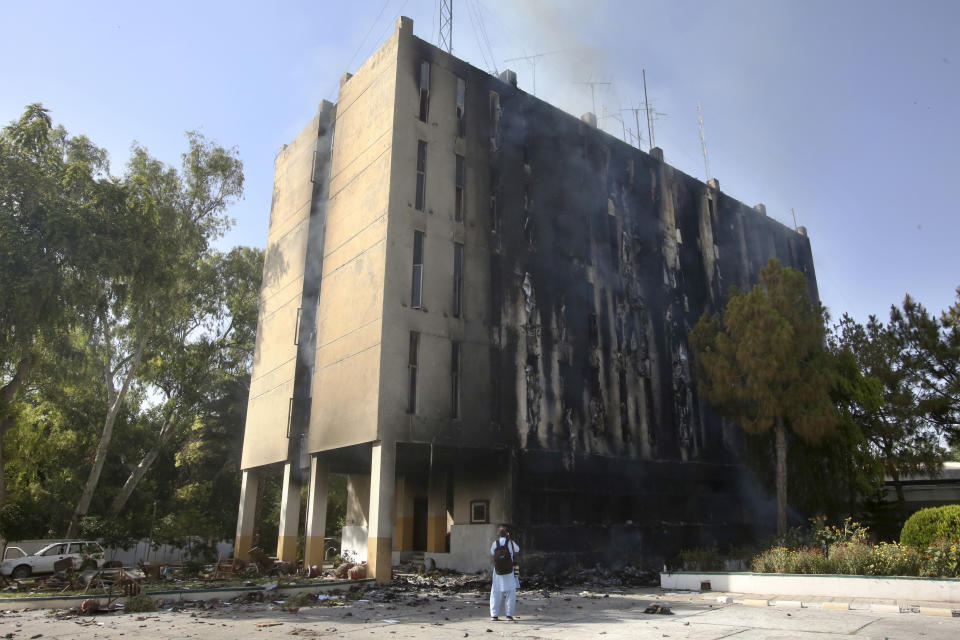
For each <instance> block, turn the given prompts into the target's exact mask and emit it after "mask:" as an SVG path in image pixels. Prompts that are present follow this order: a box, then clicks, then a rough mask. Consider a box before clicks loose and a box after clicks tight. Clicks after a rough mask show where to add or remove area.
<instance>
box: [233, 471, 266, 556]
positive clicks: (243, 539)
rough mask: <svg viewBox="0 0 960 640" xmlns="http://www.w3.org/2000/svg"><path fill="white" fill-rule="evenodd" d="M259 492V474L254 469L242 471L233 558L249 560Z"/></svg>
mask: <svg viewBox="0 0 960 640" xmlns="http://www.w3.org/2000/svg"><path fill="white" fill-rule="evenodd" d="M259 492H260V476H259V475H258V474H257V472H256V471H253V470H251V471H244V472H243V476H242V479H241V480H240V513H239V514H238V515H237V537H236V540H235V541H234V543H233V557H234V559H235V560H243V561H245V562H246V561H248V560H250V549H251V548H252V547H253V532H254V530H255V529H256V524H257V523H256V522H254V520H253V518H254V515H255V514H256V512H257V494H258V493H259Z"/></svg>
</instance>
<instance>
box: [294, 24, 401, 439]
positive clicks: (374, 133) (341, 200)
mask: <svg viewBox="0 0 960 640" xmlns="http://www.w3.org/2000/svg"><path fill="white" fill-rule="evenodd" d="M397 41H398V35H397V33H394V35H393V36H392V37H391V38H390V39H389V40H388V41H387V43H386V44H385V45H384V46H383V47H381V48H380V49H379V50H378V51H377V52H376V53H375V54H374V55H373V56H372V57H371V58H370V59H369V60H367V61H366V62H365V63H364V65H363V66H362V67H361V68H360V69H359V70H357V72H356V74H354V76H353V77H352V78H350V79H349V80H348V81H346V82H345V83H344V84H342V86H341V88H340V94H339V101H338V104H337V122H336V128H335V132H334V143H333V153H332V165H331V175H330V188H329V194H330V197H329V200H328V203H327V216H326V234H325V238H324V256H323V276H322V281H321V286H320V296H319V308H318V312H317V349H316V358H315V365H314V366H315V368H314V377H313V387H312V398H313V400H312V407H311V419H310V430H309V438H308V446H309V449H310V451H311V452H318V451H323V450H328V449H334V448H337V447H344V446H349V445H353V444H358V443H362V442H370V441H373V440H376V439H377V437H378V435H377V407H378V404H379V402H378V394H379V383H380V343H381V332H382V328H381V327H382V322H383V289H384V273H385V269H386V262H385V256H386V237H387V217H388V216H387V213H388V185H389V184H390V182H391V176H390V172H391V160H392V156H391V146H392V140H393V125H394V121H393V106H394V92H395V84H396V51H397Z"/></svg>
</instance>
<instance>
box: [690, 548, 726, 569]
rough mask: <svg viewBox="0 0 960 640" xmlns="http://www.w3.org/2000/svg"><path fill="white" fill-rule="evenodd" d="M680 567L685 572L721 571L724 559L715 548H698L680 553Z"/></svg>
mask: <svg viewBox="0 0 960 640" xmlns="http://www.w3.org/2000/svg"><path fill="white" fill-rule="evenodd" d="M680 566H681V568H682V569H683V570H684V571H719V570H720V569H723V558H722V557H721V556H720V552H719V551H717V548H716V547H715V546H714V547H697V548H695V549H684V550H683V551H681V552H680Z"/></svg>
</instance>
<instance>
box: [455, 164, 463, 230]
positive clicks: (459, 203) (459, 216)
mask: <svg viewBox="0 0 960 640" xmlns="http://www.w3.org/2000/svg"><path fill="white" fill-rule="evenodd" d="M464 171H465V168H464V159H463V156H461V155H458V156H457V178H456V180H457V187H456V196H455V198H454V203H453V219H454V220H455V221H457V222H463V188H464V175H463V174H464Z"/></svg>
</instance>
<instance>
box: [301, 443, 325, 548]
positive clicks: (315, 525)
mask: <svg viewBox="0 0 960 640" xmlns="http://www.w3.org/2000/svg"><path fill="white" fill-rule="evenodd" d="M329 479H330V466H329V464H328V463H327V461H326V460H323V459H321V458H319V457H317V456H313V457H312V458H310V493H309V494H308V495H307V532H306V540H305V541H304V545H303V564H304V566H306V567H309V566H311V565H317V566H322V565H323V552H324V541H325V538H324V535H325V534H326V529H327V495H328V493H329Z"/></svg>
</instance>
